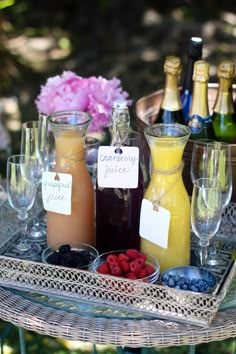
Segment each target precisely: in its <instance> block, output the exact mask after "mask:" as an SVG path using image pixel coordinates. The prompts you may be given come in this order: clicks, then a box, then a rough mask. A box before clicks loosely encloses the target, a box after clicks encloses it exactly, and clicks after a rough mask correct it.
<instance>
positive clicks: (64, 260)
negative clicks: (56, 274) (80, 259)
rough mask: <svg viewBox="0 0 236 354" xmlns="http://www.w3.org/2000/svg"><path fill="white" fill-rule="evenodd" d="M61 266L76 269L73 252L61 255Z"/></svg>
mask: <svg viewBox="0 0 236 354" xmlns="http://www.w3.org/2000/svg"><path fill="white" fill-rule="evenodd" d="M60 265H62V266H64V267H76V260H75V258H74V254H73V252H71V251H70V252H67V253H64V254H62V255H61V257H60Z"/></svg>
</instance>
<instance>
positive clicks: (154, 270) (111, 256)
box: [92, 249, 160, 283]
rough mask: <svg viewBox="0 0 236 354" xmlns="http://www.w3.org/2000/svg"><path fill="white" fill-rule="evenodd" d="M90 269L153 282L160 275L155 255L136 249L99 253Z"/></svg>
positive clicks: (105, 273)
mask: <svg viewBox="0 0 236 354" xmlns="http://www.w3.org/2000/svg"><path fill="white" fill-rule="evenodd" d="M92 271H94V272H96V273H100V274H104V275H112V276H117V277H121V278H126V279H130V280H139V281H144V282H147V283H155V282H156V281H157V279H158V277H159V275H160V264H159V262H158V261H157V259H156V258H155V257H153V256H151V255H149V254H146V253H143V252H139V251H138V250H136V249H127V250H117V251H110V252H106V253H103V254H101V255H99V256H98V257H97V258H96V259H95V260H94V262H93V264H92Z"/></svg>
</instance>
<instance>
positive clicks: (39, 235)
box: [27, 225, 47, 243]
mask: <svg viewBox="0 0 236 354" xmlns="http://www.w3.org/2000/svg"><path fill="white" fill-rule="evenodd" d="M46 235H47V232H46V228H45V227H44V226H40V225H39V227H35V226H34V225H33V226H32V227H31V228H30V229H29V231H28V235H27V238H28V239H29V240H31V241H34V242H40V243H41V242H44V241H46Z"/></svg>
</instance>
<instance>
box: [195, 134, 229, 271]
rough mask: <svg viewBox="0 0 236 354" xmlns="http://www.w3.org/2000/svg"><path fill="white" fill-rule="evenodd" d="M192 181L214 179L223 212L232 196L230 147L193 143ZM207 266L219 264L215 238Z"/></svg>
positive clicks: (205, 142) (209, 143)
mask: <svg viewBox="0 0 236 354" xmlns="http://www.w3.org/2000/svg"><path fill="white" fill-rule="evenodd" d="M191 178H192V181H193V182H194V180H196V179H198V178H214V179H217V180H218V181H219V182H220V184H221V208H222V209H223V210H224V209H225V208H226V207H227V205H228V204H229V202H230V199H231V196H232V166H231V145H230V144H227V143H223V142H217V141H212V140H199V141H198V142H195V143H194V147H193V154H192V161H191ZM207 262H208V265H209V266H214V265H218V264H221V259H220V258H219V257H218V256H217V248H216V237H214V238H213V239H212V241H211V247H210V256H209V257H208V260H207Z"/></svg>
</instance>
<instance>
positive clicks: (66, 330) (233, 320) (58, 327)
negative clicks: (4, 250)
mask: <svg viewBox="0 0 236 354" xmlns="http://www.w3.org/2000/svg"><path fill="white" fill-rule="evenodd" d="M0 302H1V306H0V317H1V318H2V319H3V320H5V321H9V322H11V323H13V324H15V325H17V326H21V327H23V328H25V329H28V330H32V331H35V332H38V333H40V334H43V335H50V336H53V337H60V338H65V339H69V340H79V341H89V342H92V343H96V344H114V345H117V346H120V345H124V346H130V347H143V346H145V347H154V346H158V347H166V346H178V345H187V344H198V343H203V342H210V341H217V340H224V339H226V338H229V337H234V336H236V309H229V310H225V311H223V312H219V313H218V314H217V316H216V318H215V319H214V321H213V323H212V325H211V326H210V327H209V328H200V327H197V326H192V325H186V324H180V323H174V322H167V321H162V320H149V321H148V320H118V319H107V318H102V317H101V318H94V317H83V316H80V315H77V314H74V313H68V312H66V311H61V310H56V309H52V308H50V307H46V306H43V305H41V304H37V303H36V302H33V301H28V300H26V299H24V298H23V297H21V296H19V295H15V294H13V293H11V292H10V291H8V290H4V289H2V288H0Z"/></svg>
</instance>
